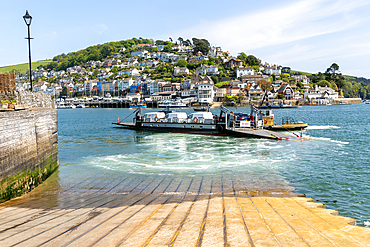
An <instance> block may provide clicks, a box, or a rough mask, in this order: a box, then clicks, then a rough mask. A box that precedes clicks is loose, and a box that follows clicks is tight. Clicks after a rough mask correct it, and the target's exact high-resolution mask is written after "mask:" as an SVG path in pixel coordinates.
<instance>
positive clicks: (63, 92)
mask: <svg viewBox="0 0 370 247" xmlns="http://www.w3.org/2000/svg"><path fill="white" fill-rule="evenodd" d="M61 95H62V96H67V95H68V89H67V87H63V89H62V93H61Z"/></svg>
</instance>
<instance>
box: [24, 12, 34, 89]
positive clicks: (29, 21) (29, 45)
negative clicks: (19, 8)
mask: <svg viewBox="0 0 370 247" xmlns="http://www.w3.org/2000/svg"><path fill="white" fill-rule="evenodd" d="M23 20H24V22H25V23H26V25H27V27H28V38H25V39H28V55H29V56H28V57H29V64H30V70H29V74H30V83H31V92H32V69H31V39H33V38H31V37H30V25H31V22H32V16H30V14H28V10H26V14H25V15H24V16H23Z"/></svg>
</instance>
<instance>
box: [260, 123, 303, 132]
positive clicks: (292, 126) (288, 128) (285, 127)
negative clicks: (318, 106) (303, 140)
mask: <svg viewBox="0 0 370 247" xmlns="http://www.w3.org/2000/svg"><path fill="white" fill-rule="evenodd" d="M307 126H308V125H307V124H306V123H304V124H289V125H273V126H268V127H265V129H268V130H274V131H291V130H301V129H305V128H307Z"/></svg>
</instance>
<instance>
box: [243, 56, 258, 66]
mask: <svg viewBox="0 0 370 247" xmlns="http://www.w3.org/2000/svg"><path fill="white" fill-rule="evenodd" d="M245 62H246V63H247V64H248V65H249V66H253V65H259V61H258V59H257V58H256V57H255V56H253V55H249V56H247V58H246V59H245Z"/></svg>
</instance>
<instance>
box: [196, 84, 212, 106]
mask: <svg viewBox="0 0 370 247" xmlns="http://www.w3.org/2000/svg"><path fill="white" fill-rule="evenodd" d="M197 86H198V87H197V88H198V103H200V104H212V103H213V98H214V96H215V95H214V90H213V84H211V83H199V84H198V85H197Z"/></svg>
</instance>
